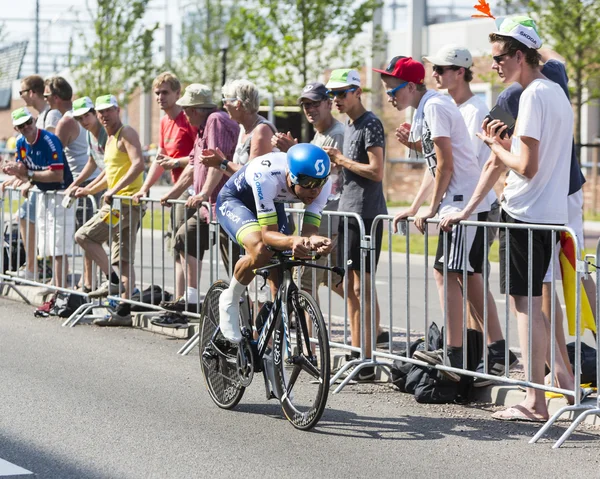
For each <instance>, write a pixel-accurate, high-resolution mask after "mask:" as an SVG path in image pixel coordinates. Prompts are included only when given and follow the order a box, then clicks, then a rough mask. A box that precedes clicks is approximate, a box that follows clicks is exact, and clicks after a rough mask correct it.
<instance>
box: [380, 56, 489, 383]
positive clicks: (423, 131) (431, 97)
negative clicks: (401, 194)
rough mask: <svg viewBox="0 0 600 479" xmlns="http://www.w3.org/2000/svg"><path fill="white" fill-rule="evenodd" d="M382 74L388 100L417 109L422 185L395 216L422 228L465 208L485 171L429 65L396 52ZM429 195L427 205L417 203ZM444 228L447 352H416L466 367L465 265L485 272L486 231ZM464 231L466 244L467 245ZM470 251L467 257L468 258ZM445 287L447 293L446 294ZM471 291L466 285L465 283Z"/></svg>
mask: <svg viewBox="0 0 600 479" xmlns="http://www.w3.org/2000/svg"><path fill="white" fill-rule="evenodd" d="M375 71H377V72H379V73H381V80H382V82H383V84H384V86H385V88H386V92H387V94H388V101H389V102H390V103H391V104H392V105H393V106H394V107H395V108H396V109H397V110H398V111H403V110H405V109H406V108H409V107H413V108H416V109H417V110H416V112H415V115H414V117H413V124H412V126H411V129H410V135H409V144H410V145H411V147H413V148H415V149H418V150H421V151H422V152H423V155H424V156H425V161H426V162H427V166H428V171H425V175H424V176H423V181H422V183H421V187H420V188H419V191H418V193H417V196H416V197H415V199H414V201H413V203H412V205H411V206H410V208H409V209H408V210H407V211H405V212H404V213H400V214H398V215H396V217H395V218H394V229H397V225H398V222H399V221H400V220H403V219H406V218H408V217H409V216H411V217H415V219H414V221H415V226H416V227H417V228H418V229H419V231H421V232H422V233H424V232H425V229H426V228H427V225H426V221H427V220H428V219H429V218H433V217H434V216H436V214H437V215H439V216H440V217H443V216H444V215H446V214H449V213H453V212H456V211H461V210H462V209H463V207H464V205H466V204H467V202H468V201H469V199H470V198H471V196H472V195H473V191H474V190H475V187H476V186H477V181H478V179H479V175H480V173H481V167H480V166H479V163H478V161H477V156H476V154H475V152H474V151H473V146H472V143H471V139H470V136H469V132H468V130H467V126H466V124H465V122H464V120H463V117H462V115H461V114H460V111H459V109H458V108H457V106H456V105H455V104H454V103H453V102H452V100H451V99H450V98H449V97H448V96H446V95H442V94H441V93H438V92H436V91H428V90H427V89H426V87H425V84H424V79H425V67H424V66H423V65H422V64H421V63H419V62H417V61H415V60H413V59H412V58H409V57H400V56H398V57H394V58H393V59H392V60H391V61H390V63H389V65H388V66H387V68H386V69H385V70H375ZM428 199H429V206H428V207H427V208H425V210H423V211H419V208H420V207H421V206H422V205H423V204H424V203H425V202H426V201H427V200H428ZM489 209H490V204H489V202H488V203H486V202H482V204H481V205H480V206H479V207H478V208H477V209H476V210H475V211H474V212H473V215H472V217H471V218H469V219H470V220H473V221H477V220H478V221H485V220H486V218H487V213H488V212H489ZM444 234H445V233H440V238H439V242H438V249H437V253H436V256H435V263H434V266H433V268H434V278H435V281H436V285H437V289H438V295H439V298H440V303H441V307H442V311H444V312H445V315H446V318H447V331H448V334H447V352H448V354H447V356H444V354H443V350H438V351H421V352H419V354H418V355H417V353H415V357H417V358H418V359H421V360H423V361H425V362H427V363H429V364H434V365H435V364H443V365H446V366H452V367H456V368H462V367H463V360H462V357H463V353H462V347H463V344H462V337H463V334H462V321H463V302H462V301H461V300H458V298H462V285H461V283H462V279H463V269H464V267H465V265H466V267H467V273H468V274H470V275H471V274H473V273H481V270H482V266H483V252H484V243H483V230H482V228H479V227H473V226H471V227H467V226H463V225H455V226H454V227H453V228H452V231H451V232H450V233H448V237H447V240H446V241H444ZM465 236H466V245H465ZM465 256H466V258H467V259H466V262H465ZM445 268H446V269H447V278H448V280H447V282H446V283H447V284H446V285H444V269H445ZM444 286H446V288H447V296H444ZM467 291H468V288H467ZM448 298H453V300H452V301H448ZM444 374H445V375H446V376H447V377H448V378H449V379H451V380H454V381H458V380H459V379H460V377H459V376H458V375H457V374H455V373H453V372H445V373H444Z"/></svg>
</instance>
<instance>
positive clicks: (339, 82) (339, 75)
mask: <svg viewBox="0 0 600 479" xmlns="http://www.w3.org/2000/svg"><path fill="white" fill-rule="evenodd" d="M345 86H360V75H359V74H358V72H357V71H356V70H352V69H349V68H341V69H338V70H333V71H332V72H331V76H330V77H329V81H328V82H327V85H326V87H327V88H328V89H330V90H331V89H332V88H342V87H345Z"/></svg>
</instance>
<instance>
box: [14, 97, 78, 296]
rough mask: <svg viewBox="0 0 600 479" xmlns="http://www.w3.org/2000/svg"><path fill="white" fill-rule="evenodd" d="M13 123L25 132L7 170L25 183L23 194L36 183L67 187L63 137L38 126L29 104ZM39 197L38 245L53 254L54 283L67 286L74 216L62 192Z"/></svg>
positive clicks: (46, 188) (42, 187) (41, 186)
mask: <svg viewBox="0 0 600 479" xmlns="http://www.w3.org/2000/svg"><path fill="white" fill-rule="evenodd" d="M12 123H13V125H14V127H15V129H16V130H17V131H18V132H20V133H21V135H22V136H20V137H19V138H18V139H17V145H16V146H17V153H16V163H12V164H11V165H9V166H8V167H7V173H8V174H10V175H13V176H15V177H16V178H17V179H18V180H20V181H21V182H22V183H23V184H22V187H21V188H22V191H23V195H24V196H25V197H27V196H28V195H29V190H30V189H31V187H33V186H36V187H37V188H38V189H40V190H41V191H55V192H61V191H63V190H64V189H65V188H67V187H68V186H69V185H70V184H71V182H72V181H73V176H72V175H71V171H70V169H69V164H68V163H67V162H66V160H65V157H64V155H63V149H62V144H61V143H60V140H59V139H58V138H57V137H56V136H55V135H54V134H52V133H49V132H47V131H45V130H39V129H38V127H37V126H36V124H35V122H34V118H33V115H32V114H31V113H30V111H29V110H28V109H27V107H24V108H19V109H17V110H14V111H13V112H12ZM36 201H37V203H38V205H37V206H36V212H37V218H36V223H37V228H38V235H37V237H38V248H39V249H40V251H41V252H43V254H44V256H47V257H53V258H54V264H53V269H54V277H53V284H54V285H55V286H58V287H60V288H65V287H66V286H67V284H66V278H65V272H67V271H68V263H67V261H68V256H69V255H70V254H72V249H73V242H72V241H71V238H72V237H73V232H74V230H75V225H74V218H73V215H71V214H69V212H68V211H67V210H65V208H64V207H63V206H62V197H61V196H58V195H56V194H51V195H44V196H39V197H38V199H37V200H36ZM34 238H35V236H34Z"/></svg>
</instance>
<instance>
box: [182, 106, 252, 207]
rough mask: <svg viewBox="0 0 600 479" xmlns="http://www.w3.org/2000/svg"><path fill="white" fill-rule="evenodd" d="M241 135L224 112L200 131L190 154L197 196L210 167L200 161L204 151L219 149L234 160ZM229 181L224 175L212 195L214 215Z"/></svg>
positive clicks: (209, 118) (219, 112) (217, 114)
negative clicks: (220, 193)
mask: <svg viewBox="0 0 600 479" xmlns="http://www.w3.org/2000/svg"><path fill="white" fill-rule="evenodd" d="M239 133H240V127H239V125H238V124H237V123H236V122H235V121H233V120H232V119H231V118H229V115H228V114H227V113H225V112H223V111H215V112H213V113H211V114H210V115H209V116H208V119H207V120H206V125H204V127H200V128H199V129H198V136H197V137H196V141H195V142H194V148H193V149H192V151H191V152H190V165H192V166H193V167H194V193H195V194H196V195H197V194H199V193H200V192H201V191H202V188H203V187H204V183H206V178H207V176H208V167H207V166H205V165H203V164H202V162H201V160H200V155H201V154H202V150H205V149H209V150H216V149H217V147H218V148H219V149H220V150H221V151H222V152H223V154H224V155H225V157H226V158H227V159H228V160H232V159H233V154H234V152H235V147H236V145H237V139H238V135H239ZM196 159H197V161H196ZM228 179H229V178H228V177H227V176H226V175H223V178H221V181H220V182H219V184H217V186H216V187H215V188H214V189H213V191H212V193H211V194H210V198H209V201H210V203H211V205H212V206H213V214H214V213H215V211H214V210H215V204H216V202H217V196H218V194H219V191H221V188H222V187H223V185H224V184H225V183H226V182H227V180H228Z"/></svg>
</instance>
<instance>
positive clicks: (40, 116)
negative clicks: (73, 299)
mask: <svg viewBox="0 0 600 479" xmlns="http://www.w3.org/2000/svg"><path fill="white" fill-rule="evenodd" d="M19 96H20V97H21V98H22V99H23V101H24V102H25V105H27V107H28V108H31V109H33V110H35V111H36V112H37V119H36V122H35V124H36V127H37V129H38V130H45V131H47V132H49V133H54V131H55V129H56V125H57V124H58V121H59V120H60V118H61V116H62V115H61V113H60V112H59V111H58V110H51V109H50V106H49V105H48V103H47V102H46V99H45V98H44V79H43V78H42V77H41V76H39V75H30V76H28V77H25V78H24V79H23V80H22V81H21V90H20V91H19ZM30 111H31V110H30ZM20 185H21V184H20V181H19V180H18V179H17V178H12V179H9V180H7V181H6V182H5V184H4V185H3V187H4V188H6V187H8V186H13V187H15V188H16V187H19V186H20ZM35 205H36V193H35V192H34V191H30V192H29V196H28V197H27V198H26V199H25V201H23V204H22V205H21V208H20V209H19V231H20V233H21V239H22V241H23V243H24V244H25V245H26V249H27V251H26V255H25V256H26V258H27V261H26V263H25V266H24V268H22V269H20V270H19V271H17V273H16V275H17V276H18V277H20V278H24V279H29V280H32V279H35V278H34V276H35V275H34V271H35V257H36V245H35V219H36V210H35Z"/></svg>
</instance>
